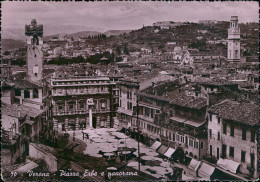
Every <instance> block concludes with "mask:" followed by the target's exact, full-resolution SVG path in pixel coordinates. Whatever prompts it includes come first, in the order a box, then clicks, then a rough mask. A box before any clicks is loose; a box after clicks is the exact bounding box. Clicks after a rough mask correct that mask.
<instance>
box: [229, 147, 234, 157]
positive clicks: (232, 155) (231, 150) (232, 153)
mask: <svg viewBox="0 0 260 182" xmlns="http://www.w3.org/2000/svg"><path fill="white" fill-rule="evenodd" d="M229 157H232V158H233V157H234V147H229Z"/></svg>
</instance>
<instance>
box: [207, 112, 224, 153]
mask: <svg viewBox="0 0 260 182" xmlns="http://www.w3.org/2000/svg"><path fill="white" fill-rule="evenodd" d="M210 129H211V131H212V137H211V138H210V132H209V131H210ZM218 132H220V139H221V135H222V119H220V123H218V116H217V115H215V114H212V121H210V115H209V114H208V155H210V145H212V155H213V156H215V157H217V148H219V157H220V154H221V149H222V144H221V141H219V140H218Z"/></svg>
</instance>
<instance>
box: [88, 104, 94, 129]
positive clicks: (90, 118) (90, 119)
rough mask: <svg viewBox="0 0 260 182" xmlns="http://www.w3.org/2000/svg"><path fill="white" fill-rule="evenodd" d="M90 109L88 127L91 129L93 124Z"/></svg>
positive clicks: (90, 108)
mask: <svg viewBox="0 0 260 182" xmlns="http://www.w3.org/2000/svg"><path fill="white" fill-rule="evenodd" d="M92 119H93V118H92V107H89V127H90V128H93V125H92V124H93V123H92Z"/></svg>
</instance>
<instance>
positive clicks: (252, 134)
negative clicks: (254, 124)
mask: <svg viewBox="0 0 260 182" xmlns="http://www.w3.org/2000/svg"><path fill="white" fill-rule="evenodd" d="M251 142H255V131H254V130H251Z"/></svg>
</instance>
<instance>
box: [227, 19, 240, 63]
mask: <svg viewBox="0 0 260 182" xmlns="http://www.w3.org/2000/svg"><path fill="white" fill-rule="evenodd" d="M227 53H228V55H227V58H228V61H229V62H239V61H240V28H239V27H238V17H237V16H231V20H230V28H229V29H228V52H227Z"/></svg>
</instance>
